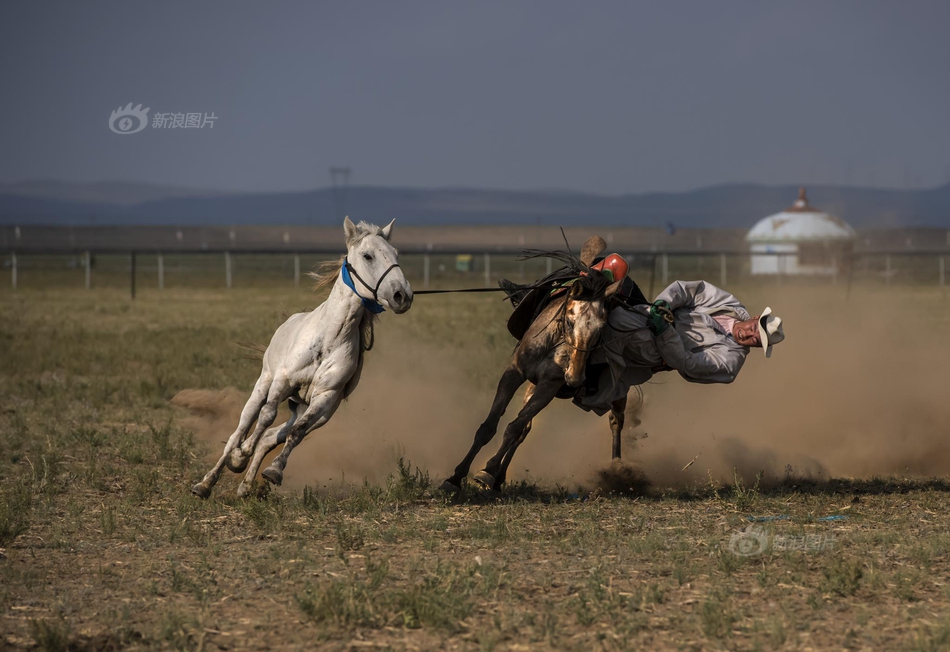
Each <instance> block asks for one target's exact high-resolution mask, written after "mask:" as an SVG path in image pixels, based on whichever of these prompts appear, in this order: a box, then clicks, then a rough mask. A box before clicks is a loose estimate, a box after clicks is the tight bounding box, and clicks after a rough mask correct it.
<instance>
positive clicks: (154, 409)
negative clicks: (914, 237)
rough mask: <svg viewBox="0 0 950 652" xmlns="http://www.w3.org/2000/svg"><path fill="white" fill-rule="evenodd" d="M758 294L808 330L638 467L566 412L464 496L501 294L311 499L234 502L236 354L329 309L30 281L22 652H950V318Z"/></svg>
mask: <svg viewBox="0 0 950 652" xmlns="http://www.w3.org/2000/svg"><path fill="white" fill-rule="evenodd" d="M730 289H732V290H733V291H734V292H735V293H736V294H737V295H738V296H739V297H740V298H742V299H743V301H745V302H746V304H747V305H748V306H749V308H750V309H751V310H753V311H756V310H757V309H759V308H761V307H764V306H765V305H770V306H771V307H772V308H773V310H774V311H775V312H776V313H777V314H780V315H782V316H783V318H784V319H785V324H786V332H787V334H788V340H787V341H786V342H785V343H783V344H782V345H780V346H778V347H776V348H775V352H774V354H773V357H772V358H771V359H770V360H765V359H764V358H763V357H762V356H761V354H759V355H755V352H753V355H752V356H750V358H749V360H748V361H747V363H746V368H745V369H744V370H743V371H742V373H741V374H740V377H739V379H738V380H737V381H736V382H735V383H734V384H733V385H731V386H722V387H718V386H698V385H690V384H687V383H685V382H684V381H682V379H680V378H678V377H676V376H675V375H674V374H666V375H663V376H658V377H656V378H655V379H654V381H653V382H651V383H650V384H648V385H646V386H644V387H643V394H644V399H643V401H642V406H641V407H640V408H639V409H637V410H631V412H630V413H629V414H628V427H627V429H626V430H625V433H624V437H625V442H624V459H625V462H626V463H627V464H626V465H624V466H611V465H610V464H609V450H610V437H609V429H608V427H607V423H606V419H598V418H596V417H594V416H592V415H590V414H586V413H583V412H581V411H580V410H578V409H577V408H575V407H573V406H571V405H570V404H569V403H568V402H565V401H561V402H558V403H557V404H555V405H553V406H552V407H551V408H550V409H549V410H548V411H546V412H545V413H544V414H543V415H542V416H541V417H539V419H538V420H537V422H536V424H535V427H534V429H533V431H532V433H531V436H530V437H529V439H528V441H527V442H526V443H525V445H524V446H523V447H522V449H521V450H519V453H518V456H517V457H516V459H515V462H514V464H513V465H512V472H511V474H510V482H509V486H508V487H507V489H506V490H505V491H504V492H503V493H502V494H501V495H500V496H483V495H479V494H477V493H474V492H472V491H466V492H465V493H463V494H462V495H461V496H460V497H458V498H451V497H447V496H444V495H442V494H441V493H440V492H438V491H437V490H436V489H435V488H434V487H437V486H438V484H439V482H441V479H442V478H443V477H445V475H446V474H447V473H449V472H450V471H451V469H452V468H453V467H454V465H455V464H456V463H457V462H458V461H459V459H460V458H461V457H462V455H463V454H464V452H465V451H466V450H467V448H468V446H469V445H470V443H471V437H472V434H473V433H474V430H475V427H476V426H477V425H478V423H479V422H480V421H481V419H482V418H483V417H484V414H485V412H486V411H487V408H488V405H489V403H490V401H491V396H492V393H493V389H494V384H495V382H496V381H497V377H498V374H499V372H500V370H501V369H502V368H503V366H504V364H505V361H506V358H507V356H508V355H509V354H510V351H511V347H512V344H513V342H512V340H511V339H510V338H509V337H508V335H507V334H506V333H505V331H504V319H505V317H506V314H507V310H508V309H507V307H506V304H503V303H501V302H499V301H497V299H492V298H486V297H484V296H471V295H470V296H454V297H440V298H436V297H419V298H418V299H417V301H416V305H415V306H414V307H413V308H412V310H411V311H410V312H409V313H407V314H405V315H402V316H394V315H391V314H388V313H387V314H384V315H383V319H382V320H381V322H380V324H379V325H378V329H377V344H376V347H375V349H374V350H373V351H372V352H370V353H369V354H368V359H367V364H366V367H365V369H364V375H363V380H362V382H361V385H360V387H359V389H358V390H357V392H356V393H355V394H354V396H353V397H352V398H351V399H350V401H348V402H347V403H346V404H345V405H344V406H343V407H341V409H340V411H339V412H338V413H337V415H336V416H335V417H334V419H333V420H332V421H331V422H330V424H328V425H327V426H326V427H325V428H324V429H322V430H320V431H318V432H316V433H313V434H312V435H311V436H310V437H309V438H308V439H307V440H306V441H305V442H304V443H303V444H302V445H301V446H300V447H299V448H298V449H297V450H295V452H294V454H293V456H292V457H291V461H290V464H289V465H288V468H287V470H286V472H285V483H284V486H283V487H281V488H280V489H277V490H273V491H271V490H268V488H267V487H266V486H264V487H261V489H260V491H259V492H258V493H257V494H256V495H255V496H254V497H252V498H249V499H247V500H239V499H237V498H236V497H235V495H234V490H235V488H236V485H237V482H238V478H237V476H234V475H231V474H227V476H226V477H224V478H222V481H221V482H220V483H219V484H218V486H217V487H216V488H215V493H214V495H213V497H212V498H211V499H210V500H208V501H201V500H198V499H196V498H194V497H192V496H191V495H190V493H189V491H188V488H189V486H190V485H191V483H192V482H194V481H195V480H196V479H197V478H199V477H200V476H201V475H202V474H203V473H204V471H205V470H207V467H208V466H209V465H210V463H211V461H212V458H213V455H214V453H215V452H218V451H220V448H221V446H222V442H223V440H224V439H225V438H226V437H227V435H228V434H230V431H231V429H233V427H234V424H235V423H236V415H237V413H238V412H239V411H240V408H241V406H242V403H243V401H244V400H245V398H246V396H247V394H248V392H249V390H250V387H251V386H252V384H253V382H254V380H255V378H256V372H257V370H258V369H257V367H256V363H255V362H254V361H253V360H252V359H248V357H247V355H246V352H245V351H244V350H243V349H241V348H240V347H239V346H237V344H236V343H238V342H248V341H250V342H266V341H267V339H268V338H269V336H270V334H271V333H272V332H273V329H274V328H275V326H276V325H277V324H278V323H280V321H281V319H282V318H283V317H282V315H283V314H284V313H286V312H293V311H296V310H300V309H304V308H307V307H310V306H313V305H315V301H316V299H315V298H314V297H313V296H312V295H310V294H309V293H307V292H306V291H303V290H301V291H298V292H294V291H291V290H284V289H272V290H266V289H257V290H252V289H248V290H232V291H230V292H224V291H207V290H202V291H196V290H192V291H189V290H175V291H165V292H162V293H160V292H158V291H154V290H143V291H141V292H140V293H139V297H138V298H137V299H136V301H135V302H131V301H129V300H128V298H127V296H126V295H125V293H124V292H121V291H119V290H115V291H112V290H108V289H101V290H93V291H90V292H85V291H77V290H64V289H47V290H32V291H29V292H20V293H17V294H13V293H11V292H9V291H4V292H2V293H0V648H2V647H8V648H12V649H46V650H66V649H70V650H80V649H125V648H130V649H140V648H159V649H189V650H192V649H206V650H207V649H228V650H238V649H279V650H283V649H288V650H290V649H313V648H315V647H321V648H326V649H341V650H342V649H358V648H359V649H361V648H380V649H386V648H389V649H479V650H492V649H576V650H588V649H594V648H598V649H600V648H602V649H608V650H624V649H694V650H706V649H728V650H755V649H761V650H773V649H789V650H791V649H816V650H818V649H854V650H864V649H867V650H871V649H874V650H877V649H916V650H940V649H947V648H948V647H950V613H948V607H950V586H948V577H950V557H948V554H950V528H948V527H947V525H946V524H947V522H948V516H950V483H948V481H947V474H948V473H950V444H948V434H950V433H948V429H947V424H948V423H950V401H948V400H947V396H948V394H947V390H946V387H947V385H948V383H947V380H946V378H945V374H946V370H947V369H948V368H950V343H948V342H947V338H946V333H947V332H948V329H950V301H948V298H947V297H946V296H945V295H943V294H941V293H940V292H939V291H937V290H936V289H925V288H916V287H892V288H889V289H885V288H883V287H873V288H872V287H857V288H855V289H854V291H852V293H851V295H850V297H849V298H848V299H847V301H846V300H845V291H844V288H842V287H818V286H802V285H788V284H786V285H782V286H779V285H776V284H774V283H770V284H760V285H746V286H739V287H735V288H730ZM638 402H639V401H631V403H632V404H636V403H638ZM513 414H514V410H509V413H508V417H509V418H510V417H511V416H512V415H513ZM488 448H489V450H488V451H486V455H483V456H482V458H480V460H479V461H481V460H483V459H485V457H486V456H487V454H490V452H491V451H492V450H493V449H494V442H493V445H490V446H489V447H488ZM684 467H685V469H684ZM475 468H476V469H477V468H480V466H478V463H476V466H475Z"/></svg>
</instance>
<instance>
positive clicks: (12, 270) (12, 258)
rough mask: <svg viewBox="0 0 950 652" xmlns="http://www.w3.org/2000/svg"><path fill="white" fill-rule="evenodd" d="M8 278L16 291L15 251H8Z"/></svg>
mask: <svg viewBox="0 0 950 652" xmlns="http://www.w3.org/2000/svg"><path fill="white" fill-rule="evenodd" d="M10 274H11V276H10V280H11V282H12V283H13V291H14V292H16V252H15V251H13V252H11V253H10Z"/></svg>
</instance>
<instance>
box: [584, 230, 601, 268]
mask: <svg viewBox="0 0 950 652" xmlns="http://www.w3.org/2000/svg"><path fill="white" fill-rule="evenodd" d="M606 248H607V243H606V242H605V241H604V239H603V238H601V237H600V236H599V235H595V236H593V237H592V238H588V240H587V242H585V243H584V246H583V247H581V262H582V263H584V264H585V265H586V266H587V267H590V266H591V265H592V264H593V262H594V259H595V258H597V254H599V253H600V252H602V251H603V250H604V249H606Z"/></svg>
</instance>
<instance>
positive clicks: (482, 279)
mask: <svg viewBox="0 0 950 652" xmlns="http://www.w3.org/2000/svg"><path fill="white" fill-rule="evenodd" d="M620 253H621V254H622V255H623V256H624V257H625V258H626V259H627V261H628V263H629V264H630V268H631V274H632V275H633V277H634V278H635V279H636V280H637V282H638V283H639V284H640V285H641V287H642V288H643V290H644V291H645V292H646V293H647V295H648V296H653V295H654V293H655V292H657V291H659V290H660V289H662V288H663V287H665V286H666V285H667V284H668V283H669V282H671V281H673V280H674V279H677V278H690V279H694V278H704V279H708V280H710V281H712V282H715V283H718V284H719V285H721V286H723V287H728V286H729V284H730V283H732V284H735V283H739V282H741V283H779V284H782V283H791V282H810V283H827V284H832V285H837V284H843V285H846V286H847V287H848V288H849V289H850V287H851V285H853V284H855V283H862V284H878V285H882V286H890V285H892V284H914V285H932V286H939V287H941V288H943V287H945V286H946V270H947V258H948V257H950V253H946V254H944V253H932V252H926V253H921V252H907V251H881V252H860V253H855V254H853V255H852V256H851V257H850V258H849V259H848V260H846V261H842V262H841V264H840V265H835V266H834V268H835V273H832V274H830V275H822V276H820V277H819V276H814V277H804V276H790V275H785V274H781V273H779V274H774V275H753V274H752V272H751V265H750V255H749V252H748V251H741V252H739V251H722V252H703V253H700V252H695V251H690V252H675V251H668V252H655V251H634V252H626V253H624V252H620ZM459 254H468V255H469V256H470V259H471V264H470V265H469V266H468V267H467V269H461V270H460V269H457V265H456V262H457V260H456V256H457V255H459ZM772 255H778V256H794V255H796V254H772ZM339 256H340V253H339V251H338V250H336V251H330V250H328V249H327V250H324V249H315V250H308V251H298V252H287V251H275V250H257V251H240V252H233V251H229V250H203V251H189V252H176V253H163V252H147V253H146V252H140V251H130V252H121V253H120V252H116V251H106V252H100V253H97V252H95V251H82V252H77V251H41V252H29V253H24V252H22V251H21V252H8V253H7V255H6V257H5V261H4V266H5V267H8V268H9V274H10V285H9V286H8V287H9V288H11V289H12V290H14V291H16V290H18V289H21V288H43V287H63V286H68V287H69V286H71V287H84V288H86V289H90V288H92V287H112V288H116V287H122V286H126V287H128V288H129V291H130V294H131V296H132V298H134V297H135V293H136V289H137V288H140V287H142V286H143V285H147V286H149V287H151V288H155V289H158V290H164V289H166V288H189V287H192V288H216V287H217V288H226V289H231V288H233V287H235V286H238V287H273V286H274V285H275V283H292V284H293V287H300V285H301V283H303V282H305V279H304V275H305V273H306V271H307V270H309V269H311V268H313V267H314V266H315V265H316V263H318V262H320V261H324V260H333V259H337V258H339ZM400 264H401V265H402V267H403V270H404V272H405V274H406V276H407V277H408V278H409V279H410V281H411V282H412V283H413V284H414V285H416V286H417V287H422V288H429V287H434V286H438V287H443V288H444V287H477V286H479V285H480V286H482V287H490V286H494V285H495V284H496V282H497V280H498V279H499V278H502V277H507V278H510V279H512V280H520V281H530V280H533V279H535V278H539V277H541V276H543V275H545V274H547V273H550V272H551V271H552V269H551V268H552V261H551V260H550V259H533V260H528V261H519V260H518V252H517V251H514V250H501V249H499V250H495V251H482V252H479V253H475V254H473V252H472V251H471V250H465V251H463V250H440V251H427V250H425V251H413V250H409V251H403V252H402V253H401V255H400ZM781 267H782V266H781V265H780V268H781ZM123 279H124V280H123Z"/></svg>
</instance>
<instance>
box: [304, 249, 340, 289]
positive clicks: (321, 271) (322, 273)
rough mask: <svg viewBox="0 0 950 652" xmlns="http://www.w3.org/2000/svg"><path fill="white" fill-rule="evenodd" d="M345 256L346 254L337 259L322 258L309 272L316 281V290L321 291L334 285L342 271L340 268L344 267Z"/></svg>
mask: <svg viewBox="0 0 950 652" xmlns="http://www.w3.org/2000/svg"><path fill="white" fill-rule="evenodd" d="M344 258H346V256H340V257H339V258H337V259H336V260H321V261H320V262H319V263H317V264H316V266H315V267H314V268H313V271H312V272H307V276H309V277H310V278H312V279H313V280H314V281H316V282H315V283H314V284H313V291H314V292H320V291H321V290H325V289H327V288H328V287H330V286H332V285H333V283H334V282H335V281H336V277H337V275H338V274H339V273H340V268H341V267H343V259H344Z"/></svg>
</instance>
